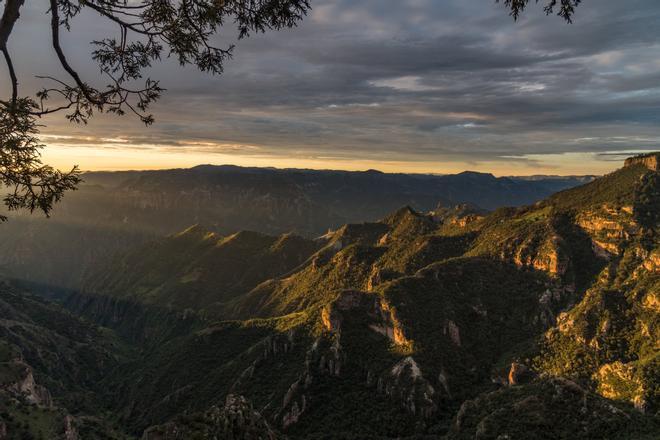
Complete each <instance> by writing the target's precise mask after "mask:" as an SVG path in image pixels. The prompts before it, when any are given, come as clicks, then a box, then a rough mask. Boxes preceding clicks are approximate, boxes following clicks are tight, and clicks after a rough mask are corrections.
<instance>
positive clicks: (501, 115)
mask: <svg viewBox="0 0 660 440" xmlns="http://www.w3.org/2000/svg"><path fill="white" fill-rule="evenodd" d="M532 3H533V2H532ZM311 4H312V8H313V9H312V11H311V12H310V14H309V15H308V16H307V17H306V18H305V19H304V20H303V22H302V23H300V25H299V26H298V27H296V28H294V29H288V30H284V31H279V32H268V33H266V34H263V35H252V36H251V37H249V38H247V39H243V40H241V41H238V42H237V44H236V49H235V54H234V57H233V59H232V60H230V61H228V62H227V63H226V64H225V72H224V73H223V74H222V75H219V76H212V75H208V74H203V73H200V72H197V71H196V70H195V69H194V68H192V67H188V68H181V67H180V66H178V64H176V63H175V62H173V61H172V60H164V62H163V63H161V64H159V65H157V66H155V67H154V68H153V69H151V70H150V71H149V76H151V77H152V78H155V79H159V80H161V84H162V86H163V87H165V88H166V89H167V91H166V92H165V94H164V96H163V98H162V99H161V100H160V101H159V102H158V103H157V104H156V105H154V106H153V107H152V111H153V113H154V116H155V117H156V123H155V124H154V125H152V126H150V127H145V126H144V125H142V124H141V123H140V122H139V121H138V120H137V119H136V118H134V117H130V116H124V117H117V116H113V115H98V116H96V117H95V118H94V119H92V120H91V121H90V123H89V124H87V125H76V124H71V123H69V122H68V121H66V120H65V119H64V115H63V114H56V115H52V116H49V117H47V118H44V120H43V121H42V122H43V123H44V126H43V127H42V129H41V132H42V141H43V142H44V143H45V144H46V148H45V149H44V151H43V160H44V162H47V163H50V164H53V165H55V166H57V167H60V168H68V167H70V166H71V165H73V164H78V165H80V167H81V168H82V169H84V170H113V169H115V170H118V169H156V168H175V167H189V166H194V165H197V164H201V163H212V164H236V165H246V166H274V167H298V168H334V169H349V170H364V169H369V168H373V169H379V170H382V171H389V172H423V173H453V172H460V171H463V170H466V169H469V170H475V171H484V172H492V173H494V174H496V175H530V174H602V173H606V172H609V171H611V170H613V169H615V168H617V167H619V166H620V165H621V161H622V158H623V157H625V156H628V155H630V154H633V153H637V152H643V151H653V150H660V147H659V146H658V145H659V144H660V123H659V122H660V3H659V2H658V1H657V0H626V1H621V0H597V1H596V0H585V1H584V2H582V5H581V6H580V7H579V8H578V9H577V12H576V15H575V17H574V23H573V24H566V23H565V22H564V21H563V20H562V19H561V18H559V17H555V16H549V17H548V16H545V15H544V14H543V11H542V8H541V7H540V6H536V7H535V6H533V5H531V6H530V7H529V9H528V11H526V13H525V14H524V15H523V16H522V17H521V18H520V19H519V21H518V22H514V21H513V19H512V18H511V17H509V16H508V13H507V11H506V9H505V8H504V7H503V6H502V5H501V4H496V3H495V1H494V0H312V1H311ZM45 12H46V2H26V4H25V6H24V10H23V12H22V14H21V19H20V21H19V22H18V23H17V25H16V27H15V31H14V33H13V34H12V36H11V39H10V41H9V46H10V50H11V51H12V53H14V54H15V55H14V63H15V64H16V68H17V70H18V73H19V77H20V85H21V94H33V93H34V92H36V90H37V89H38V88H39V87H40V86H43V85H44V83H43V80H39V79H37V78H35V75H54V76H57V77H61V78H65V74H64V72H63V71H62V69H61V67H60V66H59V64H58V62H57V60H56V58H55V54H54V53H53V51H52V48H51V46H50V44H49V40H48V32H49V27H48V26H49V22H48V20H49V18H48V17H47V16H46V14H45ZM115 33H116V26H113V25H112V24H111V23H108V22H106V21H105V20H103V19H101V18H100V17H98V16H96V15H94V14H91V13H83V14H81V15H79V16H78V17H77V18H76V19H74V21H73V23H72V29H71V32H70V33H68V34H66V35H64V36H63V45H64V50H65V52H66V54H67V57H68V59H69V61H70V62H71V64H73V65H74V66H75V67H76V69H78V70H79V71H80V73H81V74H82V76H83V77H84V80H85V81H87V82H89V83H92V84H97V85H99V86H101V85H104V84H106V82H107V81H106V80H104V79H103V78H102V77H101V76H100V74H99V70H98V67H97V66H96V65H95V64H94V63H93V61H92V60H91V59H90V57H89V54H90V52H91V51H92V49H93V48H92V46H91V45H90V44H89V42H90V41H92V40H94V39H99V38H101V37H103V36H109V35H115ZM235 36H236V31H235V29H234V28H232V26H231V24H229V25H227V26H226V27H224V28H223V29H221V35H220V36H219V40H218V43H219V44H224V45H228V44H231V43H233V42H235ZM0 72H2V73H0V75H1V76H0V80H3V81H2V83H0V92H2V93H3V94H4V95H5V96H7V93H8V91H9V88H8V86H9V85H8V84H7V82H8V80H7V75H6V72H5V71H4V70H0Z"/></svg>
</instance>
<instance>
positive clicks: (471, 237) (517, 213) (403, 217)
mask: <svg viewBox="0 0 660 440" xmlns="http://www.w3.org/2000/svg"><path fill="white" fill-rule="evenodd" d="M659 160H660V154H655V155H650V156H646V157H640V158H636V159H635V160H631V161H627V162H626V166H625V167H623V168H622V169H620V170H617V171H616V172H614V173H611V174H608V175H606V176H603V177H601V178H598V179H595V180H593V181H591V182H589V183H587V184H585V185H581V186H578V187H575V188H571V189H567V190H564V191H560V192H558V193H556V194H553V195H551V196H549V197H546V198H545V199H543V200H540V201H537V202H535V203H533V204H530V205H527V206H521V207H507V208H500V209H497V210H495V211H492V212H484V211H483V210H482V209H479V208H476V207H473V206H467V205H459V206H455V207H447V206H445V207H440V208H437V209H433V210H432V211H430V212H420V211H418V210H416V209H413V208H412V207H410V206H404V207H401V208H399V209H395V210H392V212H390V213H389V214H388V215H385V216H383V217H382V218H381V219H379V220H377V221H368V222H360V223H353V224H346V225H343V226H341V227H338V228H333V229H332V230H330V231H328V232H327V233H326V234H323V235H321V236H317V237H302V236H298V235H295V234H282V235H269V234H265V233H262V232H247V231H243V232H238V233H231V234H222V233H218V232H216V231H212V230H209V229H207V228H204V227H201V226H193V227H189V228H186V229H185V230H182V231H180V232H178V233H174V234H170V235H168V236H165V237H159V238H156V239H153V240H148V241H146V242H142V243H137V242H136V243H134V246H132V247H131V249H130V250H128V251H127V252H122V253H119V254H117V255H115V256H114V257H113V258H111V259H109V260H106V262H105V263H104V264H92V265H90V266H89V267H88V270H87V271H86V273H85V274H84V275H83V276H82V279H81V285H82V286H83V287H82V288H81V289H80V290H77V291H75V292H71V293H69V294H66V295H61V296H60V304H55V303H53V302H50V301H47V300H44V299H42V298H38V297H35V296H34V295H31V294H30V293H28V292H26V291H25V289H23V288H21V287H20V286H17V285H16V284H15V283H12V282H9V283H3V284H0V313H1V315H0V318H1V319H0V433H2V432H6V433H9V434H7V435H11V437H8V438H30V437H28V436H32V438H38V436H39V435H41V436H42V437H43V438H48V439H55V440H70V439H75V438H84V439H86V440H87V439H90V440H100V439H110V440H120V439H121V440H124V439H137V438H141V439H142V440H184V439H185V440H188V439H190V440H197V439H214V438H215V439H241V440H247V439H269V440H270V439H291V440H298V439H301V440H302V439H305V440H308V439H331V440H334V439H379V440H380V439H415V440H417V439H444V440H468V439H470V440H472V439H493V440H498V439H499V440H504V439H511V440H513V439H531V438H534V439H536V438H539V439H548V440H554V439H577V440H587V439H589V440H595V439H608V440H629V439H635V440H655V439H657V438H658V436H659V434H660V392H659V389H660V388H659V387H660V381H659V380H658V378H659V377H660V347H659V346H658V341H659V340H660V236H659V235H658V234H659V230H658V229H659V227H660V172H659V171H658V161H659ZM3 430H4V431H3ZM21 436H23V437H21Z"/></svg>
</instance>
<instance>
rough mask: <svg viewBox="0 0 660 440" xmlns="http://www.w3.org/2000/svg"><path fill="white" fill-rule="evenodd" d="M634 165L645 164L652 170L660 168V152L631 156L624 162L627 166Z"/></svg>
mask: <svg viewBox="0 0 660 440" xmlns="http://www.w3.org/2000/svg"><path fill="white" fill-rule="evenodd" d="M633 165H644V166H645V167H646V168H648V169H649V170H651V171H658V170H660V153H651V154H645V155H642V156H635V157H629V158H628V159H626V161H625V162H624V166H625V167H630V166H633Z"/></svg>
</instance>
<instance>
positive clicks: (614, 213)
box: [576, 205, 639, 259]
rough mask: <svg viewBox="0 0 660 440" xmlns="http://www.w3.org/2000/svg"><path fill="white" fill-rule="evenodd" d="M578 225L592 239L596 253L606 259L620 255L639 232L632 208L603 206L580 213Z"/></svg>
mask: <svg viewBox="0 0 660 440" xmlns="http://www.w3.org/2000/svg"><path fill="white" fill-rule="evenodd" d="M576 223H577V224H578V226H580V227H581V228H582V229H583V230H584V231H585V232H587V234H589V236H590V237H591V241H592V247H593V251H594V253H595V254H596V255H598V256H600V257H602V258H606V259H609V258H610V257H611V256H612V255H620V254H621V252H622V250H623V248H624V245H625V243H626V242H627V241H628V240H630V237H632V236H634V235H636V234H638V232H639V225H638V224H637V222H636V221H635V220H634V218H633V208H632V207H630V206H621V207H615V206H610V205H603V206H601V207H600V208H599V209H596V210H590V211H585V212H582V213H580V215H578V216H577V218H576Z"/></svg>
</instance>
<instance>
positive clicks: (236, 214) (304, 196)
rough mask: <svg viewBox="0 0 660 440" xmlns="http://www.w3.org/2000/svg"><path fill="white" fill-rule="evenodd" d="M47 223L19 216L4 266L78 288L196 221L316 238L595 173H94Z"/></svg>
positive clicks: (520, 195)
mask: <svg viewBox="0 0 660 440" xmlns="http://www.w3.org/2000/svg"><path fill="white" fill-rule="evenodd" d="M84 179H85V182H84V183H83V184H82V185H81V187H80V189H79V191H75V192H71V193H68V194H67V195H66V197H65V198H64V200H63V201H62V203H60V204H58V205H57V207H56V208H55V210H54V211H53V212H52V217H51V218H50V219H48V220H46V219H43V218H38V217H37V216H30V215H24V216H21V215H17V214H16V213H11V215H10V217H11V220H10V221H9V222H8V223H6V224H3V227H2V228H0V246H1V247H2V249H4V250H5V252H3V253H2V254H0V269H4V270H6V271H8V272H9V275H11V276H13V277H15V278H18V279H21V280H27V281H31V282H38V283H42V284H46V285H48V286H49V287H51V288H52V287H59V288H62V287H64V288H79V287H80V281H81V279H82V278H83V275H84V273H85V271H86V270H87V269H88V268H90V267H98V266H100V265H101V264H103V261H104V259H105V258H106V257H108V256H110V255H112V254H114V253H117V252H123V251H125V250H127V249H129V248H130V247H131V246H133V245H135V244H137V243H144V242H147V241H150V240H152V239H154V238H157V237H162V236H165V235H169V234H174V233H177V232H179V231H181V230H183V229H185V228H187V227H189V226H190V225H192V224H203V225H205V226H206V227H207V228H208V229H209V230H210V231H213V232H216V233H219V234H222V235H229V234H232V233H234V232H236V231H240V230H252V231H256V232H260V233H266V234H276V235H279V234H282V233H289V232H294V233H296V234H298V235H302V236H317V235H320V234H323V233H325V232H326V231H327V230H328V228H337V227H339V226H341V225H343V224H345V223H350V222H362V221H370V220H376V219H378V218H381V217H383V216H384V215H386V214H388V213H389V212H391V211H393V210H394V209H396V208H398V207H400V206H403V205H406V204H407V205H411V206H413V207H414V208H415V209H418V210H422V211H428V210H430V209H432V208H433V207H434V206H435V205H436V204H437V203H438V201H441V202H443V203H444V204H455V203H471V204H474V205H478V206H481V207H483V208H487V209H491V208H496V207H499V206H504V205H522V204H526V203H532V202H535V201H537V200H540V199H542V198H543V197H546V196H548V195H550V194H552V193H553V192H555V191H558V190H561V189H565V188H568V187H571V186H575V185H578V184H580V183H582V182H584V181H585V180H587V179H589V178H582V177H565V178H549V179H540V180H533V181H528V180H522V179H516V178H495V177H493V176H492V175H490V174H483V173H470V172H468V173H462V174H458V175H447V176H433V175H409V174H385V173H380V172H377V171H368V172H344V171H314V170H293V169H288V170H277V169H267V168H240V167H232V166H218V167H216V166H199V167H195V168H191V169H179V170H164V171H138V172H117V173H87V174H85V176H84Z"/></svg>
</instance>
